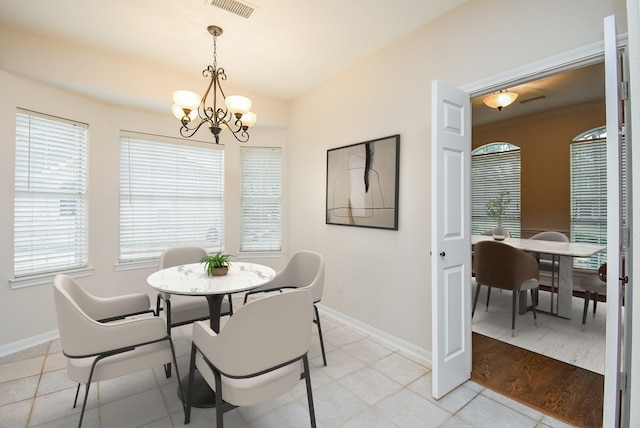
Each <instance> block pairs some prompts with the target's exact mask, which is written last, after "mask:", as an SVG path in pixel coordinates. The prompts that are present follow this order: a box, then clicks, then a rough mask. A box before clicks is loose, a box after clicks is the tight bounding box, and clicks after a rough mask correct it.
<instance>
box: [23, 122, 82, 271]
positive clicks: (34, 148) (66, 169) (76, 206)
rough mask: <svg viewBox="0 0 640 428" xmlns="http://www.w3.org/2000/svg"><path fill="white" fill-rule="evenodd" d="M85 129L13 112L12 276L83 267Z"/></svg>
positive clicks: (71, 124) (69, 123)
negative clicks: (14, 145)
mask: <svg viewBox="0 0 640 428" xmlns="http://www.w3.org/2000/svg"><path fill="white" fill-rule="evenodd" d="M87 147H88V127H87V125H86V124H84V123H79V122H74V121H70V120H66V119H60V118H56V117H52V116H47V115H43V114H39V113H34V112H30V111H27V110H18V112H17V113H16V151H15V183H14V184H15V187H14V198H15V200H14V276H15V277H16V278H18V277H26V276H30V275H38V274H43V273H51V272H57V271H63V270H68V269H77V268H83V267H86V266H87V254H88V249H87V248H88V232H87Z"/></svg>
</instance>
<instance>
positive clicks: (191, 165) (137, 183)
mask: <svg viewBox="0 0 640 428" xmlns="http://www.w3.org/2000/svg"><path fill="white" fill-rule="evenodd" d="M223 243H224V151H223V150H222V148H220V147H219V146H214V145H206V146H196V145H188V144H186V143H184V142H183V141H182V140H175V139H169V138H164V137H159V136H151V135H144V134H134V133H123V134H121V138H120V230H119V246H120V249H119V261H120V262H121V263H126V262H136V261H144V260H151V259H155V258H158V257H159V256H160V254H161V253H162V251H163V250H165V249H167V248H169V247H176V246H187V245H196V246H201V247H204V248H206V249H207V250H208V251H210V252H216V251H222V249H223Z"/></svg>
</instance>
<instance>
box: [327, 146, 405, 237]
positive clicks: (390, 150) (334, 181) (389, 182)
mask: <svg viewBox="0 0 640 428" xmlns="http://www.w3.org/2000/svg"><path fill="white" fill-rule="evenodd" d="M399 165H400V135H392V136H390V137H385V138H379V139H377V140H371V141H365V142H363V143H357V144H352V145H349V146H344V147H337V148H334V149H329V150H327V205H326V207H327V220H326V223H327V224H338V225H344V226H359V227H373V228H378V229H391V230H398V172H399V171H398V167H399Z"/></svg>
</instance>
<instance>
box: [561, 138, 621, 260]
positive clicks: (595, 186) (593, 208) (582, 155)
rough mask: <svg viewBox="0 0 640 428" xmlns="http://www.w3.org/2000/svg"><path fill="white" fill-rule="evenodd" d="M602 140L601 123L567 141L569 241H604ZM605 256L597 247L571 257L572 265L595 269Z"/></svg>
mask: <svg viewBox="0 0 640 428" xmlns="http://www.w3.org/2000/svg"><path fill="white" fill-rule="evenodd" d="M606 143H607V129H606V127H605V126H599V127H597V128H594V129H590V130H588V131H586V132H583V133H582V134H580V135H578V136H576V137H575V138H574V139H573V142H572V143H571V241H572V242H590V243H594V244H599V245H606V244H607V152H606ZM622 153H624V150H622ZM623 165H624V162H623ZM623 176H624V174H623ZM623 183H624V181H623ZM623 200H624V198H623ZM606 260H607V252H606V251H601V252H599V253H598V254H595V255H593V256H591V257H589V258H576V259H574V266H575V267H577V268H584V269H598V267H599V266H600V265H601V264H602V263H604V262H605V261H606Z"/></svg>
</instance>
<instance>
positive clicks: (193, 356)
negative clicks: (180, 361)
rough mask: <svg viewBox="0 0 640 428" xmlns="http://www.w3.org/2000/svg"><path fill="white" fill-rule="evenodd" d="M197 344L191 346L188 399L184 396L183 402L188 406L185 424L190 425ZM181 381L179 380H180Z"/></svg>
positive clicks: (185, 412)
mask: <svg viewBox="0 0 640 428" xmlns="http://www.w3.org/2000/svg"><path fill="white" fill-rule="evenodd" d="M196 352H197V351H196V344H195V343H192V344H191V358H190V360H189V382H188V385H187V398H186V399H185V398H184V395H183V396H182V397H183V398H182V401H183V402H185V401H186V404H185V405H184V424H185V425H186V424H188V423H189V422H191V403H192V400H193V377H194V373H195V368H196ZM178 381H179V379H178Z"/></svg>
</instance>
